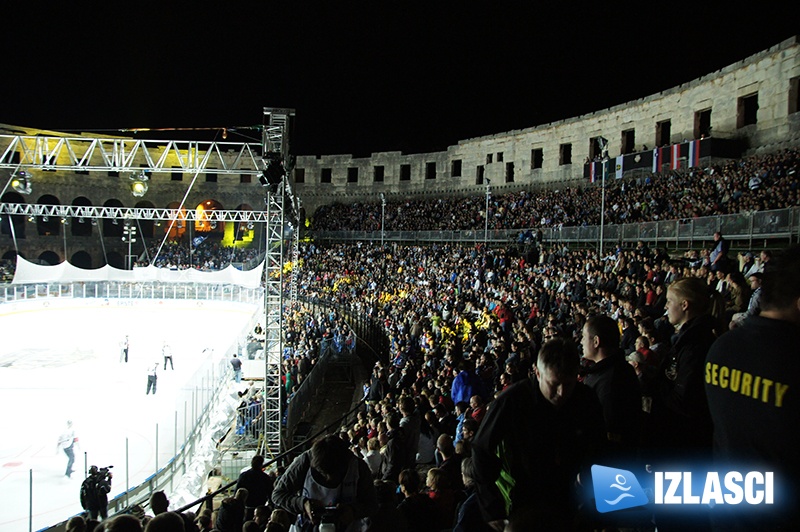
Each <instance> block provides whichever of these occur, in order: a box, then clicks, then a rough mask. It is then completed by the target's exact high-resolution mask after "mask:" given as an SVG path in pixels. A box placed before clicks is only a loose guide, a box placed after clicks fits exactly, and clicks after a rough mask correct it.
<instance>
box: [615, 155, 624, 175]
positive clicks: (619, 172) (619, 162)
mask: <svg viewBox="0 0 800 532" xmlns="http://www.w3.org/2000/svg"><path fill="white" fill-rule="evenodd" d="M622 158H623V156H622V155H619V156H617V163H616V165H615V167H614V170H615V173H616V178H617V179H622Z"/></svg>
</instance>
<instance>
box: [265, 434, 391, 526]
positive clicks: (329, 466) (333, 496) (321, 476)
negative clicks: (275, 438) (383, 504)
mask: <svg viewBox="0 0 800 532" xmlns="http://www.w3.org/2000/svg"><path fill="white" fill-rule="evenodd" d="M272 501H273V502H274V503H275V505H276V506H278V507H280V508H283V509H285V510H287V511H288V512H290V513H293V514H297V516H298V521H297V525H298V528H299V529H300V530H303V531H304V532H305V531H307V530H308V531H310V530H316V527H317V526H319V525H320V524H321V523H334V524H335V525H336V529H337V530H340V531H344V530H351V529H357V527H358V525H359V524H360V523H363V521H362V519H363V518H366V517H369V516H370V515H372V514H374V513H375V512H376V511H377V509H378V501H377V496H376V494H375V486H374V485H373V483H372V474H371V473H370V470H369V467H368V466H367V464H366V463H365V462H364V461H363V460H359V459H358V458H357V457H356V456H355V455H354V454H353V453H352V452H351V451H350V449H349V448H348V444H347V443H346V442H345V441H344V440H342V439H341V438H339V437H338V436H327V437H325V438H323V439H321V440H318V441H317V442H316V443H314V445H313V447H312V448H311V450H310V451H306V452H304V453H303V454H301V455H300V456H298V457H297V458H295V460H294V462H292V464H291V465H290V466H289V468H288V469H287V470H286V472H285V473H284V474H283V475H282V476H281V477H280V478H279V479H278V481H277V483H276V484H275V490H274V491H273V492H272Z"/></svg>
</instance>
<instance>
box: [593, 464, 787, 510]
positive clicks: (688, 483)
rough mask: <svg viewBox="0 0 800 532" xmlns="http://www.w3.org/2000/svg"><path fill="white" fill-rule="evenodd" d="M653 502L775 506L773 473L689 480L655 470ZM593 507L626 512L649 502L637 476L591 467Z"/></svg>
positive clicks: (680, 474) (731, 473) (678, 473)
mask: <svg viewBox="0 0 800 532" xmlns="http://www.w3.org/2000/svg"><path fill="white" fill-rule="evenodd" d="M654 480H655V485H654V486H653V492H654V493H653V495H654V500H653V503H654V504H657V505H708V506H715V505H718V504H727V505H738V504H742V503H745V504H748V505H762V504H773V503H774V493H775V488H774V474H773V473H772V472H771V471H767V472H763V473H762V472H760V471H750V472H747V473H740V472H738V471H728V472H727V473H725V474H724V475H720V473H718V472H716V471H710V472H707V473H705V478H703V475H698V477H697V480H698V482H697V483H695V482H693V481H692V473H691V472H690V471H656V472H655V479H654ZM592 483H593V487H594V498H595V506H596V507H597V511H598V512H600V513H606V512H613V511H616V510H625V509H626V508H633V507H635V506H642V505H645V504H647V503H648V498H647V495H646V494H645V492H644V490H643V489H642V487H641V485H640V484H639V481H638V480H637V479H636V475H634V474H633V473H631V472H630V471H627V470H625V469H616V468H613V467H606V466H601V465H596V464H595V465H593V466H592Z"/></svg>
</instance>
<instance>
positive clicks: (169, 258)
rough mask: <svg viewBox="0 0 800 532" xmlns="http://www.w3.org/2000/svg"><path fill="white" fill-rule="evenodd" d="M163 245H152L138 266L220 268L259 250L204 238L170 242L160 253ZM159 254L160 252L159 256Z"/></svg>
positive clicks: (178, 268)
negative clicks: (192, 243) (201, 239)
mask: <svg viewBox="0 0 800 532" xmlns="http://www.w3.org/2000/svg"><path fill="white" fill-rule="evenodd" d="M159 246H160V244H153V245H151V246H150V247H149V248H148V250H147V253H145V254H143V256H142V257H141V258H140V260H138V261H136V266H140V267H143V266H148V265H150V264H152V265H153V266H155V267H157V268H168V269H170V270H188V269H190V268H193V269H195V270H202V271H217V270H222V269H224V268H226V267H227V266H228V265H229V264H231V263H246V262H248V261H251V260H253V259H255V258H256V257H258V255H259V251H258V249H257V248H253V247H228V246H222V245H220V244H219V242H210V241H204V242H202V243H199V244H198V245H197V246H190V245H189V244H188V243H186V242H183V241H180V240H171V241H167V242H166V243H165V244H164V246H163V247H161V251H160V252H159ZM156 253H158V255H156Z"/></svg>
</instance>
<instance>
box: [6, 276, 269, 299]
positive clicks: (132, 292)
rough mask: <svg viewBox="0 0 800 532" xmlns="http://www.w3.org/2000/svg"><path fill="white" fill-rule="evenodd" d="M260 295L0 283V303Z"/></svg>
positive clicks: (179, 286) (255, 291)
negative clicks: (43, 299)
mask: <svg viewBox="0 0 800 532" xmlns="http://www.w3.org/2000/svg"><path fill="white" fill-rule="evenodd" d="M263 296H264V290H263V289H262V288H244V287H241V286H237V285H230V284H200V283H157V282H151V283H148V282H144V283H130V282H120V281H100V282H85V283H35V284H19V285H0V303H4V302H6V303H8V302H13V301H27V300H31V299H38V298H48V299H49V298H59V297H60V298H93V299H180V300H183V299H186V300H199V301H227V302H234V303H257V302H258V301H260V300H261V299H262V298H263Z"/></svg>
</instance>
